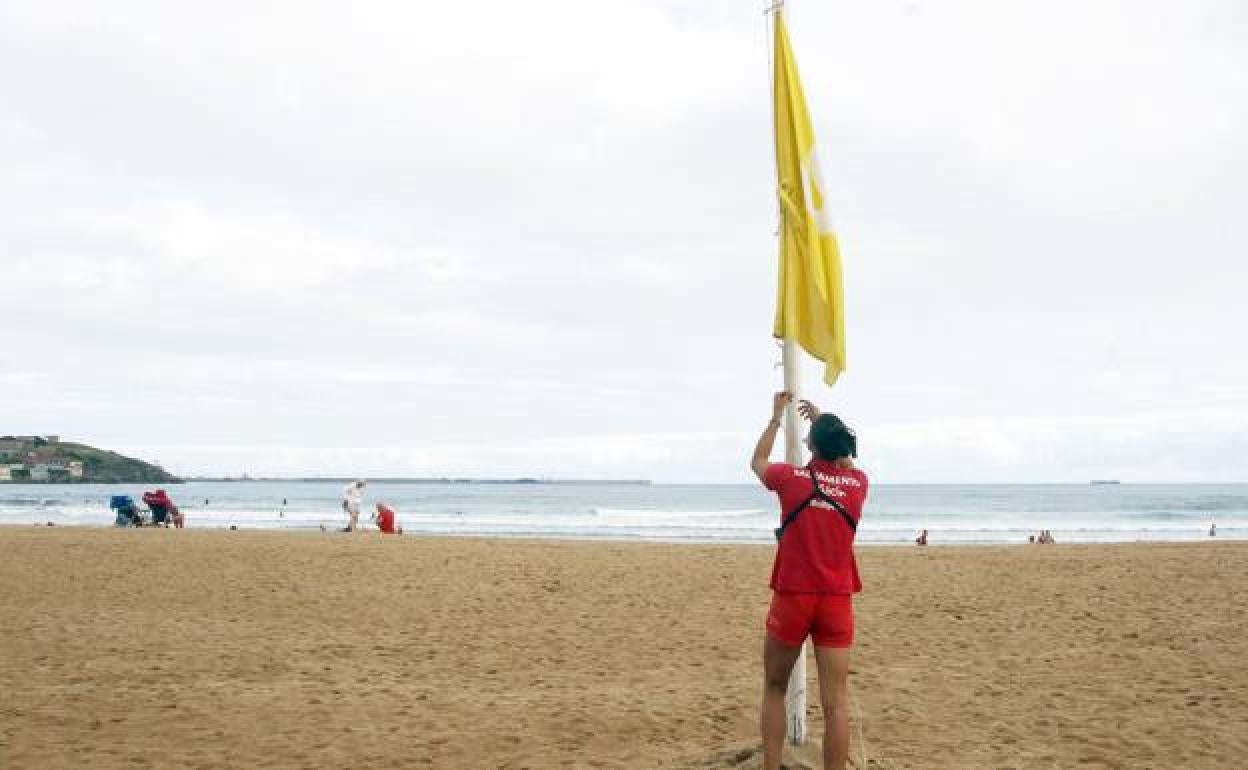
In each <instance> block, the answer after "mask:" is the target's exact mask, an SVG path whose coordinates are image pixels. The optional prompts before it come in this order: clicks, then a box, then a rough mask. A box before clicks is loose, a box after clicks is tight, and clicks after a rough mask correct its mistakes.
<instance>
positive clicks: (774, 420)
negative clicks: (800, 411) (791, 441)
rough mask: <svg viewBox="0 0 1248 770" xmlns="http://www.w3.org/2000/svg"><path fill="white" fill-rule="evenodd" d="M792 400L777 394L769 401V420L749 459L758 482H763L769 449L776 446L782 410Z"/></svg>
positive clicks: (782, 394)
mask: <svg viewBox="0 0 1248 770" xmlns="http://www.w3.org/2000/svg"><path fill="white" fill-rule="evenodd" d="M792 400H793V395H792V394H791V393H777V394H776V395H775V396H773V397H772V400H771V420H770V421H769V422H768V423H767V427H766V428H764V429H763V435H761V436H759V437H758V443H757V444H755V445H754V454H753V456H751V457H750V469H751V470H753V471H754V475H755V476H758V480H759V481H762V480H763V473H765V472H766V470H767V466H768V465H769V464H770V462H771V449H772V447H774V446H775V445H776V433H777V432H778V431H779V430H780V419H781V418H782V417H783V416H784V408H785V407H786V406H788V405H789V402H790V401H792Z"/></svg>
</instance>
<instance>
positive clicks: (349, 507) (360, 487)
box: [342, 479, 366, 532]
mask: <svg viewBox="0 0 1248 770" xmlns="http://www.w3.org/2000/svg"><path fill="white" fill-rule="evenodd" d="M365 485H366V482H365V481H364V480H363V479H361V480H359V481H352V482H351V483H350V484H348V485H347V486H346V487H345V488H344V489H343V490H342V510H344V511H346V514H347V526H346V527H345V528H343V530H342V531H343V532H354V531H355V530H356V527H358V526H359V523H360V505H361V504H362V503H363V502H364V487H365Z"/></svg>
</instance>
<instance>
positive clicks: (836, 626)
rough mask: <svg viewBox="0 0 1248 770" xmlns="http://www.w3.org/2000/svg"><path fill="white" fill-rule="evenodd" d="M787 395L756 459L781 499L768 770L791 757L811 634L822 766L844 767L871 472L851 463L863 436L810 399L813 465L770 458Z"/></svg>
mask: <svg viewBox="0 0 1248 770" xmlns="http://www.w3.org/2000/svg"><path fill="white" fill-rule="evenodd" d="M791 400H792V396H791V395H790V394H788V393H777V394H776V395H775V397H774V398H773V400H772V410H771V421H770V422H768V423H767V427H766V428H765V429H764V430H763V434H762V435H761V436H760V437H759V439H758V444H757V445H756V446H755V447H754V453H753V455H752V456H751V458H750V468H751V470H753V471H754V474H755V475H756V476H758V479H759V481H761V482H762V483H763V486H765V487H767V489H770V490H772V491H773V492H775V493H776V495H777V496H778V497H779V499H780V508H781V515H782V517H783V518H782V519H781V525H780V528H779V529H777V530H776V537H777V541H778V542H777V545H776V556H775V562H774V563H773V565H772V570H771V590H772V596H771V607H770V609H769V611H768V613H767V635H766V638H765V640H764V642H763V698H762V704H761V706H760V707H759V731H760V732H761V734H762V739H763V770H778V769H779V767H780V760H781V757H782V755H783V752H784V736H785V732H786V729H787V724H786V718H785V716H786V715H785V703H784V699H785V692H786V690H787V689H788V684H789V674H790V673H791V672H792V670H793V664H794V663H796V662H797V657H798V656H799V655H801V654H802V649H803V645H804V644H805V642H806V637H808V636H811V637H813V638H814V643H815V663H816V665H817V666H818V670H819V696H820V703H821V704H822V706H823V719H824V738H823V767H824V770H844V768H845V762H846V760H847V758H848V756H849V650H850V647H851V646H852V645H853V643H854V605H853V595H854V594H855V593H857V592H859V591H861V590H862V581H861V580H860V579H859V577H858V564H857V561H856V559H855V557H854V535H855V534H856V532H857V529H858V520H859V519H860V518H861V517H862V506H863V503H864V502H865V501H866V498H867V475H866V474H865V473H863V472H862V471H860V470H858V469H857V468H856V467H855V466H854V461H853V458H854V457H856V456H857V455H858V439H857V437H856V436H855V435H854V432H853V431H852V430H850V429H849V427H848V426H847V425H845V423H844V422H842V421H841V420H840V418H838V417H837V416H836V415H832V414H821V413H820V412H819V408H818V407H816V406H815V405H814V404H812V403H811V402H809V401H803V402H801V405H800V406H799V407H798V411H799V412H800V413H801V414H802V416H803V417H805V418H806V419H807V420H809V421H810V432H809V433H808V434H807V436H806V446H807V448H809V449H810V451H811V455H812V456H811V461H810V464H809V465H807V466H806V467H805V468H797V467H794V466H792V465H789V464H788V463H773V462H771V461H770V460H769V458H770V456H771V450H772V448H773V447H774V446H775V442H776V433H777V432H778V431H779V429H780V419H781V416H782V415H783V414H784V410H785V407H787V406H788V404H789V402H790V401H791Z"/></svg>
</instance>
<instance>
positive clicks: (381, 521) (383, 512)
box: [377, 505, 395, 535]
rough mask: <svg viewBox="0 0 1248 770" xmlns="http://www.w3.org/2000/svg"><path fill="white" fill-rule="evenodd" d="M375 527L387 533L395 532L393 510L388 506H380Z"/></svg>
mask: <svg viewBox="0 0 1248 770" xmlns="http://www.w3.org/2000/svg"><path fill="white" fill-rule="evenodd" d="M377 529H380V530H381V531H382V532H383V533H385V534H387V535H393V534H395V530H394V511H393V510H392V509H391V508H390V507H389V506H385V505H383V506H381V508H380V509H379V510H378V511H377Z"/></svg>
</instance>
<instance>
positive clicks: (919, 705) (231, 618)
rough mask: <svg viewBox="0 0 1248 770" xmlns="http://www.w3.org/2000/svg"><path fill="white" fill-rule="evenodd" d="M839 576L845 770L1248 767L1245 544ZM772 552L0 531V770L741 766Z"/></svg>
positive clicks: (899, 552)
mask: <svg viewBox="0 0 1248 770" xmlns="http://www.w3.org/2000/svg"><path fill="white" fill-rule="evenodd" d="M859 553H860V561H861V563H862V568H863V577H864V581H865V582H866V589H867V590H866V592H865V593H864V594H863V595H862V596H861V597H860V600H859V603H858V624H859V631H858V642H859V644H858V646H857V648H856V652H855V658H854V665H853V674H852V682H853V687H854V693H855V695H856V703H857V708H858V711H859V712H860V715H861V718H860V719H859V718H855V720H854V721H855V725H854V727H853V728H852V730H853V731H854V733H855V739H854V740H855V743H854V745H853V747H852V750H851V754H852V756H853V757H854V758H855V759H857V758H858V757H860V756H861V755H862V754H863V751H862V749H863V748H865V755H866V757H867V758H868V759H869V762H868V764H869V766H871V767H876V768H989V767H991V768H1046V769H1047V768H1066V767H1076V766H1078V767H1131V768H1148V767H1153V768H1243V767H1248V729H1245V725H1248V633H1246V632H1245V625H1246V621H1248V592H1246V591H1245V589H1246V588H1248V543H1208V544H1193V545H1120V546H1073V545H1057V546H1017V547H991V548H935V547H933V548H928V549H926V550H920V549H916V548H909V549H894V548H864V549H860V552H859ZM770 559H771V549H770V548H768V547H759V546H701V545H662V544H636V543H586V542H558V541H547V542H537V541H519V540H477V539H460V538H436V539H435V538H417V537H411V536H404V537H390V538H385V539H382V538H380V537H379V536H378V535H376V534H360V535H321V534H320V533H313V534H292V533H281V532H251V531H239V532H228V531H220V532H210V531H195V530H184V531H172V530H126V531H115V530H89V529H69V528H51V529H49V528H34V527H31V528H29V529H25V528H9V529H0V619H2V620H3V622H2V624H0V767H4V768H69V767H93V768H115V767H150V768H162V769H163V768H192V767H193V768H220V767H247V768H288V767H290V768H399V767H415V768H419V767H438V768H495V767H506V768H559V767H569V768H591V767H628V768H660V767H663V768H669V767H691V768H719V767H723V768H732V767H738V768H756V767H758V756H757V752H756V748H757V738H756V735H755V719H756V705H757V700H758V693H759V679H760V674H759V649H760V644H761V638H762V636H761V633H762V621H763V615H764V613H765V610H766V603H767V599H768V593H767V589H766V580H767V576H768V573H769V567H770ZM809 670H810V676H811V679H812V681H811V697H810V708H809V713H810V719H811V727H812V731H813V732H814V733H815V735H816V738H817V736H818V734H819V733H820V729H819V724H820V723H819V719H820V717H819V710H818V698H817V696H816V692H817V691H816V689H815V684H814V681H813V679H814V666H813V664H812V665H811V666H809ZM859 726H860V727H861V731H862V736H863V737H864V739H865V741H864V744H865V746H860V744H859V743H858V739H857V732H858V728H859ZM814 756H817V745H816V746H811V747H806V748H804V749H802V750H799V751H798V752H797V754H795V756H794V757H793V758H792V760H791V761H792V763H793V765H792V766H795V767H801V766H803V765H805V764H807V763H808V760H809V758H810V757H814ZM814 766H817V765H814Z"/></svg>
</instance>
